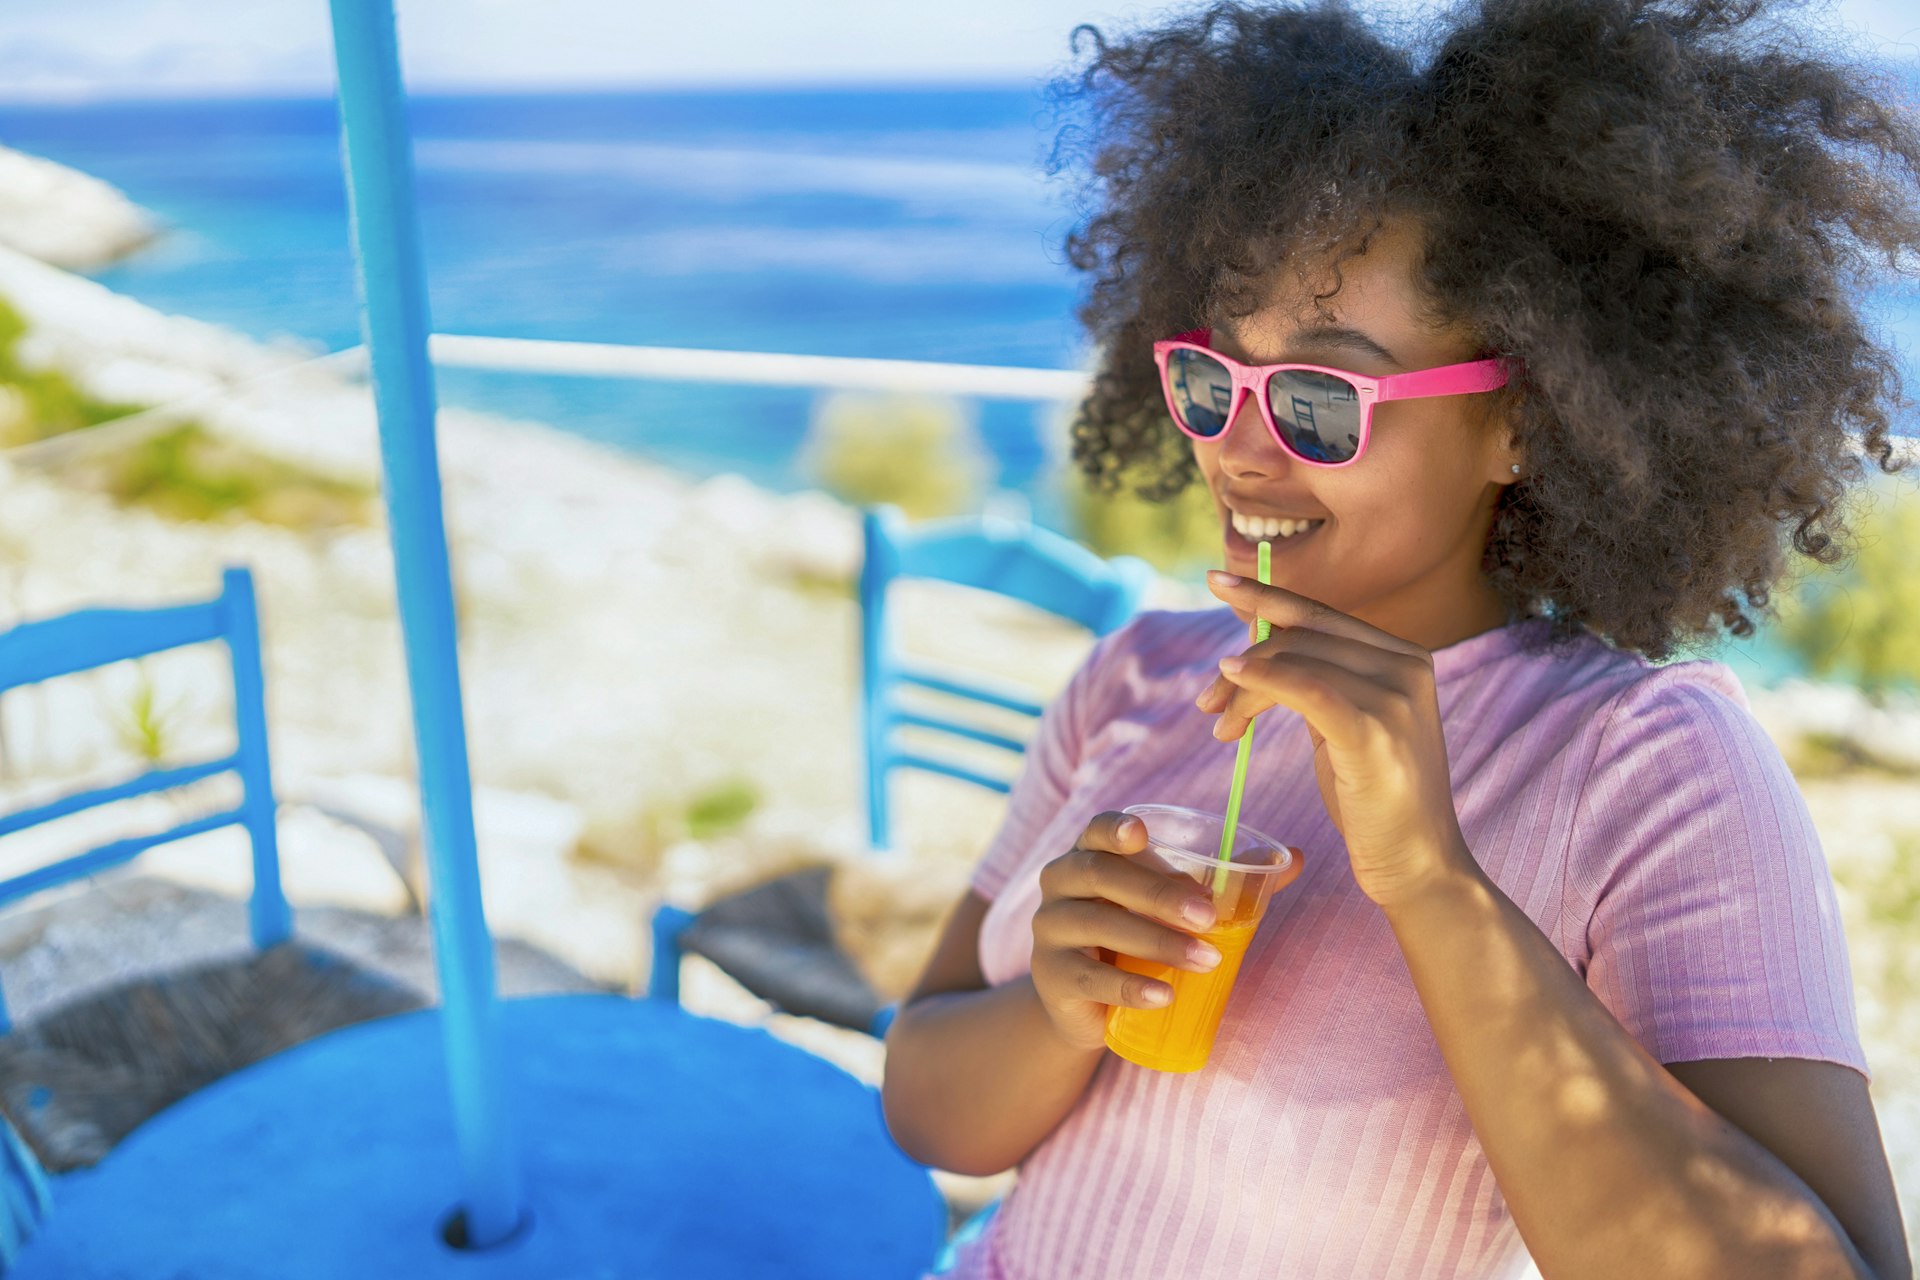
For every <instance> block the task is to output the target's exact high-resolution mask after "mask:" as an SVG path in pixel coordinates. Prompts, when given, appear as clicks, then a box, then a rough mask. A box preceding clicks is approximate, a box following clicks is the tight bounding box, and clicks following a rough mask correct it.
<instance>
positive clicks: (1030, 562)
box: [647, 507, 1153, 1036]
mask: <svg viewBox="0 0 1920 1280" xmlns="http://www.w3.org/2000/svg"><path fill="white" fill-rule="evenodd" d="M865 542H866V556H865V561H864V564H863V565H862V568H861V573H860V604H861V615H862V625H861V659H862V663H861V670H862V681H861V739H862V744H863V748H864V754H865V760H866V763H867V799H868V805H867V814H868V822H869V830H870V834H871V836H872V844H873V847H875V848H876V849H882V848H885V847H886V845H887V837H888V823H887V775H888V774H889V773H890V772H891V771H892V770H895V769H907V768H913V769H924V770H929V771H931V772H934V773H940V774H945V775H946V776H948V777H953V778H959V779H961V780H962V781H966V782H971V783H974V784H976V785H979V786H983V787H987V788H989V789H991V790H994V791H999V792H1003V793H1004V792H1005V791H1007V790H1008V788H1009V787H1010V785H1011V782H1010V779H1007V778H1003V777H998V776H995V775H993V774H989V773H985V772H983V771H981V770H979V769H976V768H973V767H971V766H970V765H967V764H963V763H960V762H958V761H953V760H946V759H942V758H940V757H938V756H935V755H929V754H926V753H924V752H919V751H912V750H907V749H904V748H901V747H898V746H896V745H895V744H894V742H893V731H894V730H895V729H896V728H899V727H901V726H908V725H911V726H916V727H919V728H922V729H934V730H939V731H944V732H946V733H950V734H953V735H956V736H958V737H961V738H965V739H968V740H970V741H974V742H983V743H986V744H988V745H990V746H993V747H997V748H1000V749H1002V750H1004V751H1007V752H1009V753H1011V754H1013V755H1018V754H1020V753H1021V752H1022V751H1023V750H1024V749H1025V744H1024V743H1022V742H1020V741H1019V740H1018V739H1015V738H1012V737H1009V736H1007V735H1005V734H1001V733H996V732H993V731H991V730H987V729H983V728H981V727H979V726H977V725H971V724H967V723H965V722H964V721H953V720H944V719H940V718H938V717H935V716H932V715H929V714H925V713H922V712H919V711H915V710H913V709H911V708H910V707H905V706H902V705H900V703H899V702H898V700H897V699H896V697H895V691H896V689H897V687H898V686H899V685H901V684H911V685H916V686H919V687H921V688H926V689H932V690H935V691H937V692H939V693H944V694H948V695H955V696H959V697H962V698H968V699H972V700H974V701H977V702H982V703H986V704H988V705H990V706H994V707H999V708H1002V709H1004V710H1010V711H1015V712H1019V713H1021V714H1024V715H1026V716H1029V717H1037V716H1038V715H1039V714H1040V711H1041V708H1040V704H1039V703H1037V702H1035V701H1034V700H1033V698H1032V697H1031V696H1030V695H1028V694H1026V693H1023V692H1020V691H1016V690H1008V689H1003V688H997V687H995V686H992V685H989V684H986V683H983V682H980V681H977V680H972V679H967V678H964V677H961V676H958V675H952V674H947V673H940V672H934V671H931V670H927V669H923V668H920V667H913V666H908V665H906V664H904V663H902V662H900V661H899V659H898V658H897V657H896V656H895V654H894V651H893V646H892V643H891V637H890V636H889V634H888V627H887V614H886V597H887V588H888V586H889V585H890V584H891V583H892V582H894V581H895V580H896V579H899V578H908V577H911V578H931V579H936V580H939V581H943V582H953V583H959V584H961V585H964V586H970V587H977V588H980V589H982V590H986V591H992V592H996V593H998V594H1000V595H1005V596H1011V597H1013V598H1014V599H1017V600H1023V601H1025V602H1027V603H1028V604H1032V605H1035V606H1037V607H1038V608H1041V609H1044V610H1046V611H1048V612H1050V613H1054V614H1057V615H1059V616H1061V617H1064V618H1068V619H1071V620H1072V621H1074V622H1077V623H1079V624H1080V625H1082V626H1084V627H1086V628H1087V629H1088V630H1089V631H1092V632H1093V633H1094V634H1096V635H1104V634H1106V633H1107V632H1109V631H1112V630H1113V629H1114V628H1116V627H1118V626H1120V625H1121V624H1123V623H1124V622H1126V620H1127V619H1128V618H1130V617H1132V616H1133V614H1134V613H1135V611H1137V610H1138V608H1139V606H1140V600H1141V597H1142V596H1143V595H1144V594H1145V592H1146V589H1147V587H1148V585H1149V584H1150V583H1151V582H1152V581H1153V570H1152V569H1151V568H1150V567H1149V566H1148V565H1147V564H1146V563H1145V562H1144V561H1141V560H1137V559H1134V558H1133V557H1131V556H1123V557H1120V558H1118V559H1115V560H1111V561H1108V560H1102V559H1100V558H1099V557H1098V556H1096V555H1094V554H1093V553H1092V552H1090V551H1088V550H1087V549H1086V548H1084V547H1082V546H1080V545H1079V544H1077V543H1075V542H1072V541H1071V540H1069V539H1067V538H1064V537H1062V536H1060V535H1059V534H1057V533H1052V532H1049V531H1048V530H1045V529H1041V528H1038V527H1036V526H1033V525H1029V524H1022V523H1018V522H1015V521H1011V520H1002V519H995V518H992V517H968V518H961V519H954V520H943V521H938V522H935V523H931V524H927V525H924V526H922V527H920V528H917V529H909V528H908V527H907V523H906V520H905V518H904V517H903V516H902V515H901V514H900V512H899V511H898V510H896V509H894V508H892V507H881V508H876V509H873V510H869V511H868V512H867V513H866V516H865ZM826 883H827V872H826V869H825V868H819V867H816V868H809V869H807V870H803V871H800V872H796V873H794V874H793V875H790V876H784V877H781V878H779V879H777V880H774V881H771V882H769V883H767V884H763V885H757V886H755V887H753V888H751V889H748V890H746V891H744V892H742V893H739V894H735V895H733V896H731V897H728V898H725V899H722V900H721V901H719V902H716V903H714V904H713V905H712V906H710V907H708V908H707V909H706V910H705V911H703V912H700V913H699V914H698V915H695V914H693V913H691V912H688V911H683V910H681V909H679V908H677V907H672V906H664V907H661V908H660V909H659V911H657V912H656V913H655V914H654V918H653V944H654V945H653V975H652V978H651V980H650V981H649V983H648V987H647V990H648V994H649V995H650V996H652V997H653V998H656V999H661V1000H669V1001H678V1000H679V998H680V958H681V956H682V954H683V953H685V952H688V951H692V952H694V953H696V954H699V955H704V956H706V957H707V958H708V959H709V960H712V961H713V962H714V963H715V964H718V965H719V966H720V967H721V968H723V969H725V970H726V971H727V972H728V973H730V974H732V975H733V976H734V977H735V978H736V979H738V980H739V981H740V982H741V983H742V984H743V985H745V986H746V987H747V988H748V989H749V990H750V991H752V992H753V993H754V994H755V995H757V996H759V997H761V998H762V999H764V1000H767V1001H769V1002H771V1003H772V1004H774V1005H776V1006H777V1007H779V1008H781V1009H783V1010H785V1011H786V1012H789V1013H801V1014H805V1015H807V1016H809V1017H815V1018H819V1019H821V1020H823V1021H827V1022H832V1023H835V1024H836V1025H839V1026H844V1027H851V1028H853V1029H854V1030H858V1031H865V1032H868V1033H869V1034H872V1035H874V1036H884V1035H885V1034H886V1031H887V1027H888V1025H889V1024H890V1023H891V1022H892V1021H893V1013H894V1011H893V1008H892V1007H891V1006H888V1005H884V1004H883V1003H882V1002H881V1001H880V999H879V997H878V996H877V995H875V994H874V992H873V990H872V989H871V988H870V987H869V986H868V985H867V983H866V980H865V979H864V978H863V977H861V975H860V973H859V971H858V970H857V969H856V968H855V967H854V965H853V964H852V963H851V962H850V961H849V960H848V959H847V957H846V956H844V955H843V954H841V952H840V950H839V948H838V946H837V945H836V944H835V942H834V938H833V930H832V925H831V922H830V921H829V919H828V916H827V909H826Z"/></svg>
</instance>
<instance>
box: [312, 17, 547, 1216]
mask: <svg viewBox="0 0 1920 1280" xmlns="http://www.w3.org/2000/svg"><path fill="white" fill-rule="evenodd" d="M331 3H332V7H333V41H334V57H335V60H336V63H337V65H338V67H339V74H340V117H341V125H342V128H343V131H344V133H345V137H346V146H345V161H346V168H347V187H348V192H349V194H350V197H351V202H352V210H353V239H354V249H355V252H356V255H357V257H358V260H359V275H360V289H361V295H362V302H363V304H364V310H363V312H362V315H363V327H364V330H365V334H366V342H367V347H368V350H369V351H370V352H371V355H372V361H373V385H374V401H375V405H376V407H377V409H378V411H379V416H380V455H381V463H382V466H383V468H384V471H385V488H386V498H387V517H388V524H389V527H390V529H391V532H392V538H393V560H394V573H395V579H396V582H397V585H398V588H399V597H400V626H401V633H402V636H403V638H404V641H405V647H406V659H407V682H408V687H409V688H410V689H411V690H412V696H413V724H414V740H415V744H416V746H417V748H418V751H419V758H420V792H421V809H422V813H423V814H424V816H425V828H426V851H427V866H428V869H429V874H430V876H431V877H432V890H433V892H432V907H431V911H432V919H433V941H434V958H435V962H436V964H437V967H438V969H439V974H440V992H441V1006H442V1007H441V1022H442V1027H443V1034H444V1037H445V1042H446V1055H447V1076H448V1081H449V1085H450V1087H451V1091H452V1101H453V1112H454V1131H455V1135H456V1139H457V1141H458V1143H459V1147H460V1165H461V1177H462V1183H463V1196H462V1201H461V1205H460V1210H461V1214H460V1221H459V1230H458V1233H457V1234H459V1235H461V1236H463V1237H464V1243H465V1244H466V1245H467V1246H468V1247H470V1248H487V1247H489V1246H491V1245H495V1244H499V1243H500V1242H501V1241H503V1240H505V1239H507V1238H508V1237H509V1236H511V1235H513V1233H514V1232H515V1230H516V1229H517V1228H518V1226H519V1224H520V1221H521V1216H522V1215H521V1211H522V1194H523V1193H522V1187H521V1178H520V1167H519V1153H518V1147H517V1144H516V1142H515V1139H514V1137H513V1135H512V1133H511V1132H510V1126H509V1123H508V1114H507V1110H506V1107H505V1105H504V1104H503V1091H502V1087H501V1069H500V1053H499V1035H498V1031H497V1026H496V1016H497V1006H496V1002H495V999H494V973H493V945H492V939H491V938H490V937H489V935H488V933H487V921H486V914H485V911H484V909H483V907H482V904H481V898H480V869H479V864H478V861H477V858H476V854H475V846H474V832H473V794H472V784H471V780H470V778H469V776H468V772H467V743H466V726H465V719H464V716H463V713H462V710H461V702H460V667H459V660H458V655H457V652H456V649H455V637H454V613H453V585H452V580H451V576H450V573H449V569H448V563H447V536H446V528H445V525H444V524H443V522H442V519H441V506H440V465H439V458H438V455H437V453H436V449H435V445H434V411H435V410H434V388H433V368H432V366H431V365H430V364H429V363H428V360H427V334H428V328H429V326H428V318H427V286H426V272H425V269H424V267H423V266H422V262H421V256H420V224H419V216H418V213H417V211H416V209H415V207H414V199H413V156H412V149H411V145H410V143H409V140H408V136H407V121H406V109H405V108H406V98H405V90H404V89H403V87H402V85H401V81H400V53H399V44H398V40H397V38H396V36H395V33H394V21H393V8H392V4H391V0H331ZM368 1087H369V1088H378V1087H379V1082H378V1081H369V1082H368Z"/></svg>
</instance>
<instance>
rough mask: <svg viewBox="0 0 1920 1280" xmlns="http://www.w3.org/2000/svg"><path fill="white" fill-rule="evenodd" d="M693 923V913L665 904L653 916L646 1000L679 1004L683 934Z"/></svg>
mask: <svg viewBox="0 0 1920 1280" xmlns="http://www.w3.org/2000/svg"><path fill="white" fill-rule="evenodd" d="M692 923H693V913H692V912H690V911H682V910H681V909H680V908H679V907H674V906H668V905H665V904H662V905H661V907H660V909H659V910H657V911H655V912H654V913H653V972H651V973H650V974H648V975H647V998H648V999H651V1000H665V1001H667V1002H668V1003H670V1004H679V1003H680V935H681V934H683V933H685V932H686V931H687V926H689V925H691V924H692Z"/></svg>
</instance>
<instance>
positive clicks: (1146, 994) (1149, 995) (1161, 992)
mask: <svg viewBox="0 0 1920 1280" xmlns="http://www.w3.org/2000/svg"><path fill="white" fill-rule="evenodd" d="M1140 998H1141V999H1142V1000H1145V1001H1146V1002H1147V1003H1148V1004H1150V1005H1155V1006H1159V1005H1163V1004H1166V1003H1167V1002H1168V1001H1169V1000H1172V999H1173V991H1172V989H1171V988H1168V987H1162V986H1157V985H1156V986H1151V987H1148V988H1147V989H1146V990H1145V991H1142V992H1141V993H1140Z"/></svg>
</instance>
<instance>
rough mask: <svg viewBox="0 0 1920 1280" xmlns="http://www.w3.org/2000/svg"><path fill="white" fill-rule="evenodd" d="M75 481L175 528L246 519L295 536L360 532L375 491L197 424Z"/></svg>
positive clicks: (90, 468)
mask: <svg viewBox="0 0 1920 1280" xmlns="http://www.w3.org/2000/svg"><path fill="white" fill-rule="evenodd" d="M75 470H76V472H77V473H78V475H77V478H79V479H81V480H82V481H83V482H89V483H92V484H93V485H94V486H95V487H98V488H100V489H102V490H104V491H105V492H106V493H108V494H110V495H111V496H112V497H113V498H114V500H115V501H117V502H122V503H127V504H132V505H138V506H143V507H146V508H148V509H149V510H152V511H155V512H158V513H159V514H161V515H163V516H166V517H168V518H170V519H174V520H218V519H221V518H222V517H224V516H227V515H230V514H238V515H243V516H245V517H247V518H248V519H251V520H258V521H261V522H263V523H266V524H278V525H286V526H289V527H293V528H313V527H328V526H341V525H361V524H366V523H368V522H369V521H370V520H371V519H372V514H373V496H374V490H373V488H372V487H371V486H370V485H365V484H361V483H359V482H357V481H351V480H339V479H334V478H332V477H329V476H322V475H316V474H314V473H312V472H309V471H307V470H306V469H305V468H302V467H298V466H295V465H294V464H292V463H289V462H282V461H280V460H279V459H277V458H270V457H267V456H266V455H264V454H261V453H258V452H255V451H254V450H251V449H247V448H244V447H242V446H240V445H237V444H234V443H232V442H231V441H227V440H223V439H220V438H219V437H217V436H215V435H213V434H212V433H211V432H209V431H207V430H206V428H204V427H202V426H200V425H199V424H197V423H191V422H190V423H187V424H185V425H183V426H179V427H174V428H171V429H170V430H168V431H165V432H163V433H161V434H159V435H153V436H148V437H146V438H145V439H142V440H139V441H136V442H133V443H131V444H129V445H127V446H126V447H125V448H122V449H118V450H114V451H111V452H104V451H103V452H102V453H101V454H100V456H98V457H94V458H90V459H87V460H85V461H82V462H79V463H76V464H75Z"/></svg>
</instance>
